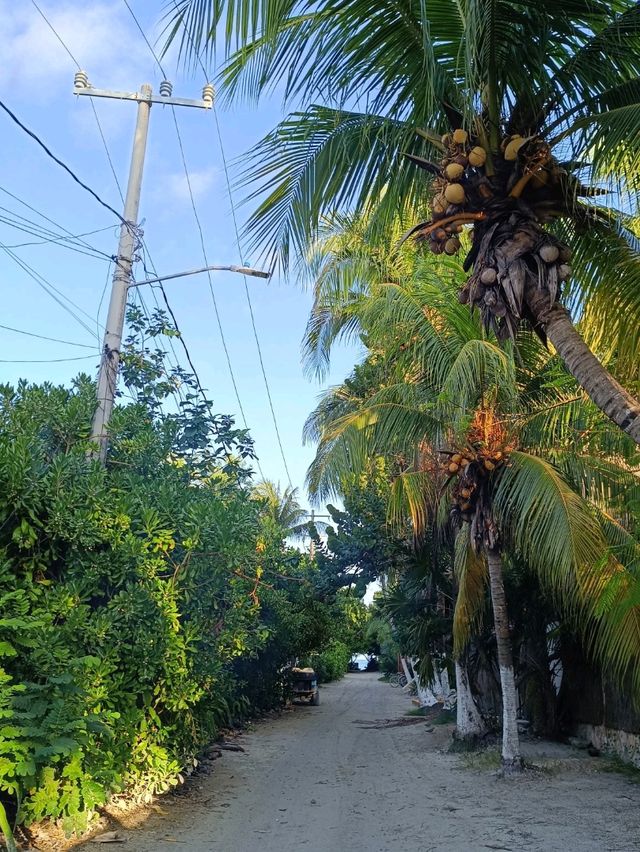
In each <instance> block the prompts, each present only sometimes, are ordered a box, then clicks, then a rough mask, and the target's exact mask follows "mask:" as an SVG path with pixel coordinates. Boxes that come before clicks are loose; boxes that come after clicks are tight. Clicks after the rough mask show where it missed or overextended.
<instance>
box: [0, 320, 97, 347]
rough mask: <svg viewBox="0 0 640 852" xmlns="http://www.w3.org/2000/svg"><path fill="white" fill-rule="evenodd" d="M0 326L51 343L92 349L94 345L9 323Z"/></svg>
mask: <svg viewBox="0 0 640 852" xmlns="http://www.w3.org/2000/svg"><path fill="white" fill-rule="evenodd" d="M0 328H3V329H4V330H5V331H14V332H15V333H16V334H26V335H27V337H37V338H38V339H39V340H51V341H52V342H53V343H66V344H67V345H68V346H79V347H81V348H82V349H94V350H95V348H96V347H95V345H94V346H91V345H90V344H89V343H76V342H75V341H74V340H61V339H60V338H59V337H47V336H46V335H44V334H36V333H35V332H33V331H25V330H24V329H22V328H13V326H10V325H1V324H0Z"/></svg>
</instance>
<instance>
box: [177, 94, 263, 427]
mask: <svg viewBox="0 0 640 852" xmlns="http://www.w3.org/2000/svg"><path fill="white" fill-rule="evenodd" d="M173 122H174V125H175V128H176V135H177V137H178V145H179V148H180V156H181V158H182V166H183V169H184V174H185V179H186V181H187V189H188V192H189V198H190V199H191V209H192V210H193V217H194V219H195V221H196V226H197V228H198V233H199V235H200V247H201V249H202V256H203V258H204V263H205V266H210V264H209V258H208V256H207V248H206V244H205V240H204V232H203V230H202V224H201V222H200V216H199V215H198V210H197V208H196V202H195V198H194V196H193V188H192V186H191V176H190V175H189V169H188V167H187V161H186V158H185V153H184V146H183V144H182V136H181V134H180V127H179V126H178V119H177V118H176V114H175V110H173ZM207 279H208V282H209V293H210V294H211V301H212V303H213V310H214V314H215V317H216V322H217V325H218V331H219V332H220V340H221V342H222V348H223V351H224V354H225V359H226V361H227V368H228V370H229V375H230V377H231V384H232V385H233V390H234V393H235V397H236V401H237V403H238V408H239V409H240V414H241V415H242V420H243V423H244V427H245V429H248V428H249V427H248V424H247V416H246V414H245V411H244V406H243V405H242V401H241V399H240V393H239V390H238V383H237V381H236V377H235V373H234V371H233V366H232V364H231V354H230V352H229V346H228V345H227V339H226V337H225V333H224V329H223V327H222V317H221V316H220V310H219V308H218V301H217V299H216V294H215V291H214V289H213V278H212V276H211V272H210V271H207Z"/></svg>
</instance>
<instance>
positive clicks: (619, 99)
mask: <svg viewBox="0 0 640 852" xmlns="http://www.w3.org/2000/svg"><path fill="white" fill-rule="evenodd" d="M169 15H170V17H171V21H170V29H169V40H172V39H173V38H175V37H181V39H182V49H183V51H184V52H186V53H188V54H189V55H190V56H191V57H192V58H193V59H194V60H195V58H196V57H198V58H200V59H201V58H202V56H203V55H206V52H207V51H213V48H214V43H215V34H216V30H217V28H218V26H221V27H223V28H224V31H225V35H226V39H225V46H226V56H227V57H228V61H227V63H226V64H225V66H224V68H223V71H222V85H223V90H224V91H225V92H226V95H227V97H229V98H233V97H240V96H252V97H258V96H259V95H260V94H261V93H262V92H264V91H266V90H268V89H272V88H274V87H276V86H278V85H280V86H282V87H283V89H284V94H285V99H286V100H288V101H289V102H295V103H297V104H298V105H299V106H298V109H297V111H296V112H294V113H292V114H291V115H289V116H288V117H287V118H286V119H285V120H284V121H283V122H281V123H280V124H279V125H278V126H277V127H276V128H275V129H274V130H273V131H272V132H271V133H270V134H268V135H267V136H266V137H265V138H264V139H263V140H262V141H261V142H259V143H258V144H257V145H256V147H255V148H254V149H253V151H252V152H251V153H250V155H249V157H248V159H246V158H245V161H244V162H245V164H246V165H245V173H244V178H245V181H246V184H247V185H250V187H251V192H250V198H252V199H254V200H258V199H259V201H257V203H258V206H257V208H256V209H255V211H254V213H253V214H252V216H251V217H250V219H249V222H248V233H249V235H250V244H249V246H248V248H253V249H262V250H263V251H265V252H266V253H268V254H270V255H271V256H272V257H273V258H275V259H277V260H278V261H279V262H280V263H282V264H283V266H285V267H286V266H287V264H288V263H289V262H290V260H291V259H292V257H294V256H296V255H304V253H305V252H306V251H307V249H308V247H309V245H310V244H311V243H312V242H313V240H314V239H315V237H316V235H317V232H318V228H319V226H320V223H321V220H322V217H323V216H324V215H326V214H327V213H334V212H335V211H337V210H338V211H339V210H350V211H356V212H362V211H364V210H368V211H369V213H370V217H371V226H372V229H373V230H374V231H376V232H377V233H380V232H384V231H385V229H386V228H388V226H389V224H390V223H391V222H392V221H394V220H395V218H396V217H397V214H398V211H402V210H405V209H407V206H408V207H409V209H413V210H416V209H423V210H424V211H425V213H427V215H426V217H423V221H421V222H419V223H414V225H413V227H412V229H411V231H410V233H411V236H412V237H413V238H414V239H416V240H419V241H420V242H421V243H424V244H425V245H428V246H430V248H431V250H432V251H434V252H442V251H445V252H447V253H449V252H450V253H457V252H458V251H459V250H460V241H459V233H460V231H461V229H467V230H470V232H471V245H470V247H469V250H468V251H467V255H466V258H465V269H466V270H467V271H468V272H469V276H468V279H467V281H466V282H462V284H461V290H460V298H461V299H463V300H465V301H468V302H469V303H470V304H472V305H474V306H476V307H478V308H479V309H480V311H481V313H482V316H483V320H484V322H485V325H486V326H488V327H489V326H490V327H492V328H495V330H496V332H497V334H498V336H499V337H500V338H501V339H505V338H511V337H513V336H514V335H515V334H516V333H517V330H518V326H519V324H520V322H521V320H527V321H528V322H530V323H531V324H533V326H534V328H535V329H536V330H537V331H538V333H539V334H540V335H541V336H542V337H545V338H548V339H549V340H550V341H551V343H552V344H553V346H554V347H555V349H556V350H557V351H558V353H559V354H560V356H561V358H562V360H563V361H564V363H565V364H566V366H567V368H568V369H569V371H570V372H571V373H572V374H573V375H574V376H575V378H576V379H577V381H578V382H579V383H580V384H581V385H582V387H583V388H585V390H586V391H587V393H588V394H589V396H590V397H591V399H592V400H593V401H594V402H595V404H596V405H597V406H598V407H599V408H601V410H602V411H604V412H605V414H606V415H607V416H608V417H610V418H611V419H612V420H613V421H614V422H615V423H616V424H617V425H618V426H619V427H620V428H621V429H623V430H625V431H626V432H627V433H628V434H629V435H630V436H631V437H632V438H633V439H634V440H635V441H636V442H638V443H640V404H639V403H638V401H637V399H635V398H634V397H633V396H632V394H631V393H630V392H629V390H627V389H626V388H625V387H623V385H622V384H620V382H619V381H618V380H617V379H616V378H615V377H614V376H613V375H612V374H611V373H610V372H608V371H607V370H606V369H604V367H603V366H602V364H601V363H600V361H599V360H598V358H597V357H596V354H594V352H592V351H591V349H590V348H589V344H590V343H591V344H593V345H594V346H595V345H597V346H598V352H600V351H601V350H602V348H603V347H604V348H606V349H608V350H611V351H614V352H615V353H616V357H617V362H618V363H619V364H620V365H623V364H626V365H630V369H631V370H632V371H633V375H634V378H635V379H636V380H637V379H638V371H637V357H636V352H637V346H638V342H639V332H638V326H639V322H638V320H639V319H640V295H639V294H640V286H639V284H640V243H639V241H638V239H637V234H638V231H637V223H636V222H635V221H634V220H632V219H631V217H630V216H629V215H628V214H629V211H632V210H633V201H630V199H632V198H633V197H634V193H635V192H636V191H637V189H638V178H637V175H638V164H639V163H640V5H639V4H638V3H637V2H636V0H607V2H605V0H564V2H561V3H559V2H555V0H532V1H531V2H528V3H522V2H519V0H431V2H429V3H424V2H419V0H406V2H402V3H400V4H398V2H397V0H378V2H376V3H375V4H372V3H369V2H363V0H324V1H323V2H316V0H301V1H300V0H278V2H275V0H233V1H232V0H228V2H226V3H225V2H213V0H175V2H174V4H173V8H172V9H171V11H170V13H169ZM403 155H404V156H403ZM607 192H608V193H609V194H608V195H607V194H606V193H607ZM603 193H604V194H603ZM616 204H617V205H618V206H619V207H620V208H621V210H618V209H616V206H615V205H616ZM427 207H429V208H430V209H429V210H428V211H427ZM571 258H572V259H571ZM567 306H568V307H569V308H570V309H571V312H572V313H573V315H574V317H575V316H580V315H586V314H587V313H589V314H590V317H591V320H592V322H591V323H590V325H589V327H588V329H586V330H588V331H589V332H590V333H589V337H588V339H587V340H586V341H585V340H583V338H582V337H581V336H580V335H579V334H578V332H577V331H576V329H575V327H574V325H573V323H572V320H571V315H570V313H569V312H568V311H567ZM587 309H588V310H587ZM603 328H604V329H606V332H605V334H604V335H603V332H602V329H603Z"/></svg>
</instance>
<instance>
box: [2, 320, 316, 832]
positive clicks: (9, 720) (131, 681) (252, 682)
mask: <svg viewBox="0 0 640 852" xmlns="http://www.w3.org/2000/svg"><path fill="white" fill-rule="evenodd" d="M160 319H161V318H158V321H160ZM158 333H160V332H158ZM135 352H136V349H135V346H134V341H132V340H131V339H130V341H129V342H128V349H127V357H126V358H125V374H126V375H127V379H128V384H129V390H130V391H131V392H132V393H133V394H134V396H136V397H137V400H138V401H137V402H135V403H134V404H129V405H126V406H119V407H117V408H116V410H115V412H114V417H113V420H112V424H111V442H110V450H109V457H108V463H107V466H106V468H103V467H101V466H100V465H99V464H98V463H96V462H92V461H90V460H88V458H87V437H88V435H89V426H90V421H91V415H92V412H93V409H94V405H95V397H94V389H93V383H92V382H91V381H90V380H89V378H88V377H81V378H80V379H79V380H78V381H77V382H76V383H75V384H74V386H73V387H72V388H70V389H66V388H61V387H53V386H51V385H43V386H29V385H27V384H26V383H21V384H20V385H18V387H17V388H11V387H8V386H4V387H0V802H4V804H6V805H7V807H8V810H9V812H10V813H11V812H13V814H15V813H16V810H17V819H18V820H19V821H24V822H27V823H28V822H32V821H34V820H41V819H43V818H52V819H61V820H62V821H63V822H64V825H65V828H66V830H67V831H68V832H73V831H81V830H83V829H84V828H85V827H86V825H87V820H88V818H89V816H90V815H91V812H92V811H93V809H94V808H95V807H96V806H97V805H99V804H101V803H102V802H104V801H105V800H106V798H107V797H108V795H109V794H110V793H112V792H114V791H121V790H125V789H127V790H129V791H131V792H132V793H133V794H135V795H137V796H140V797H148V796H150V795H151V794H153V793H156V792H162V791H164V790H166V789H168V788H169V787H170V786H171V785H172V784H175V783H176V782H177V781H176V780H177V778H178V774H179V772H180V771H181V769H182V768H183V767H184V766H185V765H188V764H189V762H190V761H192V760H193V758H194V756H195V755H196V754H197V753H198V751H199V750H201V749H202V747H203V746H204V745H205V744H206V743H207V742H209V741H210V740H211V739H212V738H214V737H215V736H216V734H217V733H218V731H219V730H220V728H221V727H223V726H227V725H230V724H233V723H234V722H237V721H239V720H241V719H243V718H245V717H247V716H248V715H249V714H251V713H253V712H256V711H258V710H262V709H265V708H267V707H272V706H274V705H276V704H277V703H278V702H279V701H281V700H282V690H281V687H280V684H279V682H278V681H279V675H278V673H279V672H280V671H281V670H282V668H283V667H284V665H285V664H286V663H287V662H288V661H289V660H290V659H291V658H292V657H295V656H296V655H298V654H300V653H309V652H310V651H313V650H315V649H317V648H318V647H319V646H321V645H322V644H324V643H325V641H326V639H327V635H328V628H327V625H328V624H329V621H330V619H329V616H328V615H327V614H326V612H325V610H327V606H326V605H325V604H323V603H322V602H321V601H320V600H319V599H318V598H317V596H316V595H315V591H314V585H313V575H314V570H315V569H314V567H313V564H312V563H311V561H310V560H309V559H308V558H307V557H305V556H304V555H302V554H300V553H299V552H298V551H294V550H290V549H287V548H286V547H285V545H284V542H283V538H284V537H283V536H282V535H280V536H278V534H277V530H273V529H272V528H270V527H269V526H268V525H265V523H264V522H263V518H262V517H261V514H260V505H259V504H258V503H256V501H255V500H252V499H251V498H250V492H249V488H248V487H247V486H246V484H245V483H246V482H247V476H248V473H247V470H246V467H245V464H244V460H245V459H247V458H250V457H251V455H252V449H251V442H250V439H249V438H248V436H247V435H246V433H245V432H244V431H243V430H236V429H235V428H234V426H233V421H232V420H231V418H227V417H224V416H220V415H215V416H213V415H211V414H210V407H209V406H208V404H204V403H202V402H201V401H200V398H199V397H198V396H197V395H196V394H195V391H194V392H193V393H192V392H191V390H190V387H191V386H190V381H189V378H188V377H185V376H184V375H181V377H180V380H181V382H182V384H183V387H185V388H186V391H187V392H186V401H185V403H184V405H183V407H182V409H181V411H180V412H178V413H177V414H171V415H163V414H162V413H161V412H160V409H159V406H158V404H157V403H158V399H162V398H163V395H166V393H168V392H169V390H170V388H171V386H172V384H171V383H172V381H173V379H174V378H175V377H169V378H167V377H166V376H162V375H161V374H160V372H159V370H157V369H155V367H154V364H156V363H157V359H155V358H154V357H153V353H149V351H148V350H146V349H145V350H143V351H142V353H141V354H140V356H139V358H138V361H137V362H136V360H135V357H134V356H135ZM127 359H128V360H127ZM136 363H137V366H136ZM127 371H128V372H127ZM291 577H295V578H296V579H297V582H292V581H291V579H290V578H291Z"/></svg>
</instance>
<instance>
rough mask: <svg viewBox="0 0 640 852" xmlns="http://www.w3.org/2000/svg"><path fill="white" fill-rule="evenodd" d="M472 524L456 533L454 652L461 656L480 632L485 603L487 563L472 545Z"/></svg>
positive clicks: (465, 525) (464, 525) (466, 525)
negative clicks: (472, 638)
mask: <svg viewBox="0 0 640 852" xmlns="http://www.w3.org/2000/svg"><path fill="white" fill-rule="evenodd" d="M470 530H471V527H470V525H469V524H463V526H462V528H461V529H460V531H459V532H458V535H457V536H456V542H455V558H454V572H455V576H456V580H457V581H458V593H457V596H456V608H455V612H454V615H453V653H454V655H455V656H456V657H457V658H459V657H460V655H461V654H463V653H464V651H465V649H466V647H467V645H468V643H469V640H470V639H471V637H472V636H473V635H477V633H478V632H479V630H480V627H481V624H482V616H483V614H484V609H485V605H486V590H487V564H486V562H485V560H484V557H483V556H482V554H478V553H476V551H475V550H474V548H473V547H472V546H471V537H470Z"/></svg>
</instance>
